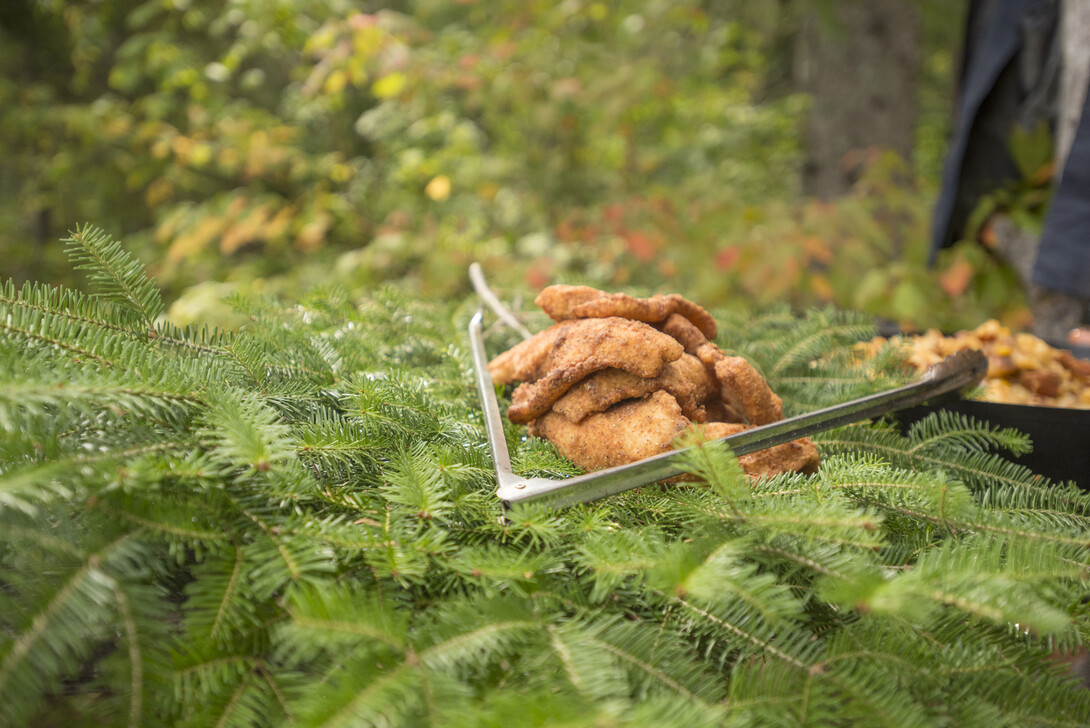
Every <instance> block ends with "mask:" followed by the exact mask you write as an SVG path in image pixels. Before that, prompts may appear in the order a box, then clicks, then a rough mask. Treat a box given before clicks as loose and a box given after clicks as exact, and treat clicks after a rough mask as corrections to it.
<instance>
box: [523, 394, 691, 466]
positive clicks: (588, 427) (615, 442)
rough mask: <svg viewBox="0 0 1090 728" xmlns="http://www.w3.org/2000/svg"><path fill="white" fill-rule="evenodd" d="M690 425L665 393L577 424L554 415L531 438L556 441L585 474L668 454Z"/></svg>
mask: <svg viewBox="0 0 1090 728" xmlns="http://www.w3.org/2000/svg"><path fill="white" fill-rule="evenodd" d="M689 424H690V422H689V419H688V418H687V417H685V415H683V414H681V407H680V406H678V403H677V400H676V399H674V398H673V397H672V396H670V395H669V394H667V393H666V392H664V391H662V390H659V391H657V392H653V393H652V394H650V395H649V396H647V397H643V398H641V399H629V400H625V401H624V402H620V403H618V404H615V405H613V406H612V407H610V408H609V409H607V410H606V411H605V412H597V413H595V414H592V415H588V416H587V417H586V419H584V420H583V421H582V422H580V423H578V424H577V423H574V422H572V421H571V420H569V419H568V418H567V417H565V416H564V415H562V414H560V413H558V412H555V411H549V412H547V413H546V414H544V415H542V416H541V417H540V418H538V419H537V420H534V422H533V424H531V425H530V434H532V435H534V436H536V437H544V438H545V439H547V440H549V441H550V442H552V443H553V444H554V445H556V446H557V448H558V449H559V450H560V452H561V453H563V454H564V456H565V457H567V458H568V459H569V460H571V461H572V462H573V463H575V464H576V465H578V466H579V467H581V468H584V469H585V470H601V469H602V468H611V467H614V466H616V465H624V464H626V463H631V462H635V461H637V460H643V459H644V458H646V457H650V456H652V455H658V454H659V453H662V452H666V451H667V450H669V449H670V448H671V443H672V442H673V441H674V438H676V437H677V436H678V435H679V434H680V433H681V432H683V431H684V430H685V428H687V427H688V426H689Z"/></svg>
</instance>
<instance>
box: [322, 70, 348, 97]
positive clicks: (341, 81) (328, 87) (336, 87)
mask: <svg viewBox="0 0 1090 728" xmlns="http://www.w3.org/2000/svg"><path fill="white" fill-rule="evenodd" d="M347 85H348V74H347V73H345V72H344V71H333V72H332V73H330V74H329V75H328V76H326V79H325V84H323V88H324V89H325V92H326V93H327V94H329V95H330V96H336V95H337V94H339V93H340V92H341V91H344V87H345V86H347Z"/></svg>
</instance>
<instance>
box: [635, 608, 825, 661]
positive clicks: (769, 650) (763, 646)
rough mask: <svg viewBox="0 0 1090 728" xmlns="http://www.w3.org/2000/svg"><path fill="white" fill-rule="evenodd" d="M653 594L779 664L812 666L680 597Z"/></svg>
mask: <svg viewBox="0 0 1090 728" xmlns="http://www.w3.org/2000/svg"><path fill="white" fill-rule="evenodd" d="M654 593H655V594H656V595H658V596H659V597H662V598H663V599H665V600H667V601H668V602H670V603H672V604H677V605H679V606H681V607H684V608H685V609H686V610H687V611H689V612H691V613H692V614H694V615H696V616H698V617H700V618H701V619H703V620H706V621H708V622H711V623H712V624H714V625H716V626H717V627H721V628H722V629H725V630H727V631H728V632H730V633H731V634H733V635H736V636H737V637H741V638H742V639H743V640H745V641H746V642H749V643H750V644H752V645H753V646H754V647H757V648H758V649H759V650H760V651H761V652H763V653H765V654H768V655H771V656H772V657H775V658H776V659H777V660H780V661H781V662H783V663H785V664H787V665H790V666H791V667H795V668H798V669H800V670H807V671H809V670H811V669H812V667H813V666H812V665H809V664H807V663H805V662H803V661H802V660H799V659H798V658H796V657H793V656H791V655H789V654H787V653H786V652H784V651H783V650H781V649H779V648H778V647H776V646H775V645H773V644H772V643H770V642H767V641H766V640H762V639H761V638H759V637H757V636H756V635H755V634H752V633H751V632H747V631H746V630H744V629H742V628H741V627H739V626H738V625H735V624H731V623H730V622H728V621H726V620H725V619H722V618H720V617H718V616H716V615H714V614H712V613H711V612H709V611H708V610H706V609H702V608H700V607H698V606H696V605H695V604H692V603H690V602H688V601H686V600H685V599H682V598H681V597H676V596H671V595H669V594H664V593H663V592H660V591H655V592H654Z"/></svg>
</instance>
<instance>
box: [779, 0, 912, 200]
mask: <svg viewBox="0 0 1090 728" xmlns="http://www.w3.org/2000/svg"><path fill="white" fill-rule="evenodd" d="M920 41H921V21H920V4H919V3H918V2H913V1H912V0H832V1H831V2H829V1H823V0H810V1H809V2H807V3H806V4H805V7H804V8H803V10H802V17H801V24H800V27H799V35H798V40H797V45H796V48H795V64H794V65H795V79H796V84H797V88H799V90H801V91H803V92H805V93H807V94H809V95H810V96H811V98H812V107H811V111H810V118H809V125H808V128H807V133H806V139H805V141H806V152H807V160H806V164H805V167H804V168H803V173H802V188H803V192H804V194H807V195H814V196H817V197H820V198H823V199H828V198H831V197H835V196H837V195H840V194H843V193H844V192H846V191H847V190H848V189H849V188H850V187H851V184H852V182H853V181H854V179H855V176H856V174H857V172H858V167H859V164H860V163H861V162H862V161H863V152H864V151H865V150H866V149H867V148H868V147H871V146H879V147H884V148H888V149H892V150H893V151H895V152H897V153H898V154H900V155H901V156H902V157H904V158H905V159H906V160H910V161H911V158H912V148H913V138H914V135H915V126H916V108H917V102H916V81H917V74H918V66H919V57H920Z"/></svg>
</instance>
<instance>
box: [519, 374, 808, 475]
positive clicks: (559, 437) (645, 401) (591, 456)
mask: <svg viewBox="0 0 1090 728" xmlns="http://www.w3.org/2000/svg"><path fill="white" fill-rule="evenodd" d="M692 426H693V425H692V423H691V422H690V421H689V419H688V418H687V417H685V415H683V414H682V413H681V407H680V406H679V405H678V403H677V400H676V399H674V397H672V396H671V395H670V394H668V393H667V392H665V391H663V390H658V391H656V392H653V393H652V394H650V395H649V396H647V397H643V398H640V399H629V400H625V401H623V402H620V403H618V404H615V405H613V406H612V407H610V408H609V409H607V410H606V411H604V412H596V413H594V414H591V415H588V416H587V417H586V418H585V419H584V420H583V421H582V422H579V423H575V422H572V421H571V420H569V419H568V418H567V417H565V416H563V415H561V414H559V413H558V412H556V411H555V409H554V410H551V411H549V412H547V413H546V414H545V415H543V416H542V417H540V418H538V419H537V420H535V421H534V422H533V423H532V424H531V425H530V434H532V435H534V436H535V437H544V438H545V439H547V440H549V441H550V442H552V443H553V444H554V445H556V446H557V448H558V449H559V450H560V452H561V453H563V454H564V456H565V457H567V458H568V459H569V460H571V461H572V462H573V463H575V464H576V465H578V466H580V467H581V468H584V469H586V470H601V469H603V468H611V467H615V466H617V465H625V464H627V463H632V462H636V461H637V460H643V459H644V458H647V457H651V456H652V455H658V454H659V453H664V452H666V451H667V450H671V449H673V447H674V441H675V440H676V439H677V437H678V435H680V434H681V433H682V432H684V431H685V430H686V429H688V428H689V427H692ZM701 427H702V430H703V433H704V437H705V438H706V439H707V440H714V439H718V438H720V437H725V436H727V435H733V434H735V433H738V432H743V431H745V430H748V429H750V426H749V425H744V424H741V423H728V422H711V423H708V424H706V425H702V426H701ZM820 462H821V459H820V457H819V455H818V452H817V448H816V447H815V446H814V443H813V442H812V441H811V440H810V439H809V438H801V439H799V440H794V441H792V442H787V443H784V444H782V445H776V446H775V447H771V448H767V449H765V450H760V451H758V452H754V453H750V454H748V455H742V456H741V457H739V458H738V463H739V464H740V465H741V466H742V470H744V471H745V472H746V474H747V475H749V476H750V477H752V478H760V477H765V476H771V475H776V474H778V473H782V472H787V471H798V472H804V473H813V472H816V471H817V468H818V465H819V464H820Z"/></svg>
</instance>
